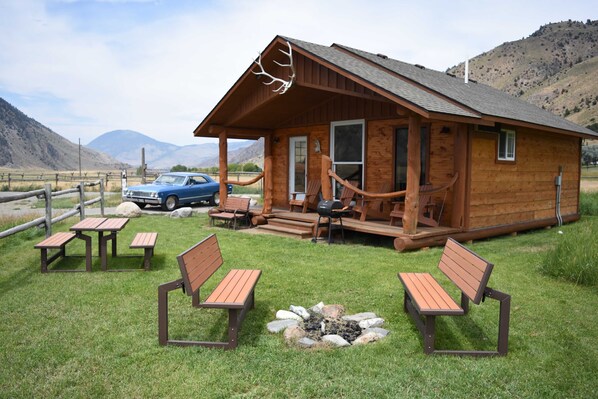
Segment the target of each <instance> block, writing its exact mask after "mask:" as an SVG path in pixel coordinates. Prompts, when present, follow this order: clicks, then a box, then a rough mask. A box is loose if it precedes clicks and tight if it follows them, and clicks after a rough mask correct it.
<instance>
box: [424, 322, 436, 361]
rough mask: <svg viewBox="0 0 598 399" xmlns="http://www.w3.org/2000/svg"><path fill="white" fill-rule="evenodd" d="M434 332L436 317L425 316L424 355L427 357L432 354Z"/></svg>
mask: <svg viewBox="0 0 598 399" xmlns="http://www.w3.org/2000/svg"><path fill="white" fill-rule="evenodd" d="M435 330H436V316H426V324H425V328H424V353H425V354H426V355H429V354H431V353H434V338H435Z"/></svg>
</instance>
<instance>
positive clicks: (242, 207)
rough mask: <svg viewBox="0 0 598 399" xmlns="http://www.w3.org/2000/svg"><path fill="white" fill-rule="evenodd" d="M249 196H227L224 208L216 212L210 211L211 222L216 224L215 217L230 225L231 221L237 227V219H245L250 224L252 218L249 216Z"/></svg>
mask: <svg viewBox="0 0 598 399" xmlns="http://www.w3.org/2000/svg"><path fill="white" fill-rule="evenodd" d="M250 200H251V198H248V197H227V198H226V200H225V201H224V206H223V207H222V209H221V210H220V211H218V212H215V213H210V214H209V216H210V224H211V225H214V219H219V220H223V221H225V222H226V223H227V225H228V227H230V225H231V222H232V223H233V228H234V229H235V230H236V229H237V220H244V221H245V222H246V223H247V225H248V226H249V225H250V223H251V220H250V218H249V201H250Z"/></svg>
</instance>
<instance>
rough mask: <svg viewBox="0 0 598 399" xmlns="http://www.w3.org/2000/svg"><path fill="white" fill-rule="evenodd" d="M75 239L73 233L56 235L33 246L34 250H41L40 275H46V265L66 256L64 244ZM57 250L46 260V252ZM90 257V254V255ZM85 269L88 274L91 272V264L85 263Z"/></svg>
mask: <svg viewBox="0 0 598 399" xmlns="http://www.w3.org/2000/svg"><path fill="white" fill-rule="evenodd" d="M74 239H75V233H66V232H61V233H56V234H53V235H52V236H50V237H48V238H46V239H45V240H43V241H42V242H40V243H38V244H36V245H35V247H34V248H35V249H40V250H41V271H42V273H48V265H49V264H50V263H52V262H54V261H55V260H56V259H58V258H59V257H63V258H64V257H65V256H66V249H65V247H66V244H68V243H69V242H71V241H72V240H74ZM50 249H58V250H59V251H58V252H57V253H56V254H54V255H53V256H52V257H50V258H48V250H50ZM90 255H91V254H90ZM86 269H87V271H88V272H90V271H91V262H86ZM50 271H76V270H50Z"/></svg>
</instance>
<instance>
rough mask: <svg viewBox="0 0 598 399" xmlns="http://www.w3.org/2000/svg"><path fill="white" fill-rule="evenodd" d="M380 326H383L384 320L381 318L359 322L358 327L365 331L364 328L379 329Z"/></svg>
mask: <svg viewBox="0 0 598 399" xmlns="http://www.w3.org/2000/svg"><path fill="white" fill-rule="evenodd" d="M382 324H384V319H383V318H381V317H376V318H375V319H367V320H362V321H360V322H359V327H361V328H363V329H364V330H365V329H366V328H372V327H380V326H381V325H382Z"/></svg>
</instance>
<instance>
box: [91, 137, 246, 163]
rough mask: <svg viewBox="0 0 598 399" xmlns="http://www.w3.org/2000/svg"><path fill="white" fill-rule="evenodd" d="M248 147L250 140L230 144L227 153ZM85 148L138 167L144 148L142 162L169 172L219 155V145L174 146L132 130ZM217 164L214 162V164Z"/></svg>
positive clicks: (92, 143)
mask: <svg viewBox="0 0 598 399" xmlns="http://www.w3.org/2000/svg"><path fill="white" fill-rule="evenodd" d="M249 145H251V141H246V140H243V141H230V142H229V143H228V147H229V150H236V149H240V148H243V147H247V146H249ZM87 147H90V148H93V149H96V150H98V151H103V152H105V153H107V154H110V155H111V156H113V157H114V158H116V159H118V160H120V161H121V162H126V163H129V164H131V165H140V164H141V148H145V163H146V164H147V165H148V167H149V168H153V169H169V168H171V167H172V166H174V165H185V166H189V167H193V166H199V165H201V164H202V163H203V162H204V161H205V160H208V159H211V158H214V157H217V156H218V144H216V143H207V144H192V145H185V146H177V145H174V144H170V143H165V142H163V141H158V140H155V139H153V138H151V137H149V136H146V135H145V134H142V133H139V132H135V131H132V130H114V131H111V132H107V133H104V134H102V135H101V136H99V137H97V138H95V139H94V140H92V141H91V142H90V143H89V144H87ZM217 163H218V162H216V164H217Z"/></svg>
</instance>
